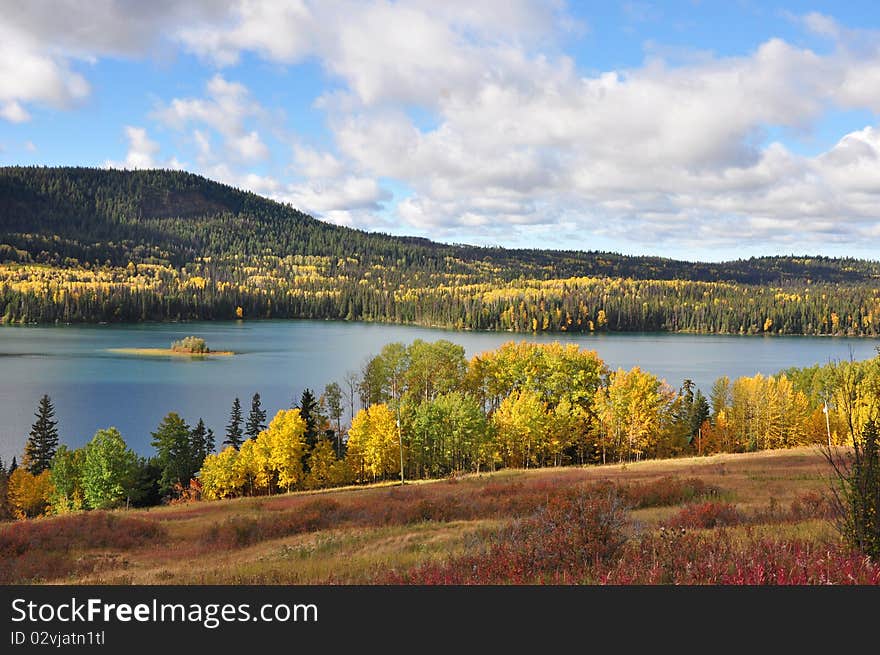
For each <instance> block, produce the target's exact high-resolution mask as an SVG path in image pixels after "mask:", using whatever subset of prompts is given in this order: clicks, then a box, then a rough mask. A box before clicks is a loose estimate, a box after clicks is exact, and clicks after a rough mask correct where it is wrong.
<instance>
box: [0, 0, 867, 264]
mask: <svg viewBox="0 0 880 655" xmlns="http://www.w3.org/2000/svg"><path fill="white" fill-rule="evenodd" d="M878 30H880V12H878V11H877V8H876V5H875V4H874V3H871V2H848V3H830V2H811V3H806V2H780V3H775V4H774V3H764V2H751V1H746V0H742V1H740V2H710V1H708V0H701V1H697V0H680V1H676V2H619V3H615V2H607V3H592V2H590V3H574V2H571V3H562V2H556V3H554V2H531V1H529V0H514V1H512V2H501V1H489V2H482V3H473V2H464V1H461V2H459V1H457V0H455V1H450V2H445V3H442V4H438V3H436V2H429V1H427V0H407V1H401V2H390V1H385V0H381V1H380V0H370V1H365V2H347V1H325V2H320V3H313V2H308V1H306V0H302V1H300V0H290V1H289V2H285V1H280V0H271V1H270V0H222V1H221V0H216V1H208V0H197V1H193V2H189V3H181V2H172V1H171V0H158V1H156V2H151V3H140V2H134V1H123V0H99V1H96V2H94V3H89V4H87V5H83V3H78V2H74V1H73V0H56V1H55V2H45V1H40V0H36V1H34V0H31V1H29V2H28V1H25V0H10V1H8V2H6V3H4V12H3V15H2V16H0V165H12V164H39V165H87V166H114V167H126V168H145V167H146V168H148V167H163V168H185V169H187V170H191V171H194V172H198V173H200V174H203V175H205V176H207V177H211V178H213V179H217V180H220V181H223V182H227V183H229V184H233V185H235V186H238V187H241V188H247V189H251V190H253V191H255V192H257V193H261V194H263V195H267V196H270V197H273V198H276V199H279V200H281V201H284V202H289V203H291V204H293V205H295V206H296V207H298V208H300V209H302V210H304V211H307V212H309V213H311V214H313V215H315V216H318V217H321V218H323V219H325V220H329V221H332V222H335V223H339V224H344V225H351V226H355V227H361V228H364V229H369V230H380V231H385V232H391V233H395V234H417V235H422V236H427V237H430V238H434V239H438V240H443V241H450V242H466V243H478V244H491V245H495V244H499V245H505V246H511V247H555V248H565V249H602V250H613V251H618V252H625V253H647V254H656V255H663V256H670V257H677V258H685V259H703V260H720V259H731V258H737V257H744V256H749V255H759V254H790V253H798V254H801V253H810V254H825V255H851V256H858V257H876V251H877V245H878V241H880V221H878V212H877V209H876V207H878V206H880V203H877V200H878V195H880V131H878V127H877V122H878V121H877V117H878V112H880V38H878V36H880V31H878Z"/></svg>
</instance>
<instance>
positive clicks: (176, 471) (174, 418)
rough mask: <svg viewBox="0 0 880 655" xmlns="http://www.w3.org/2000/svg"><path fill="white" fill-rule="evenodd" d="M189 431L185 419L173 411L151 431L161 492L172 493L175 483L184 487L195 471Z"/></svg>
mask: <svg viewBox="0 0 880 655" xmlns="http://www.w3.org/2000/svg"><path fill="white" fill-rule="evenodd" d="M190 433H191V430H190V427H189V426H188V425H187V424H186V421H184V420H183V419H182V418H180V416H179V415H178V414H177V413H175V412H169V413H168V414H167V415H166V416H165V418H163V419H162V422H161V423H160V424H159V427H158V428H157V430H156V431H155V432H153V433H152V436H153V440H152V442H151V444H152V446H153V447H154V448H155V449H156V463H157V464H158V465H159V468H160V469H161V470H162V475H161V476H160V478H159V488H160V490H161V492H162V493H163V494H170V493H173V492H174V489H175V485H180V487H181V488H183V487H186V486H187V485H188V484H189V481H190V478H192V476H193V473H195V469H193V453H192V448H191V442H190Z"/></svg>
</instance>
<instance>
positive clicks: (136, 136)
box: [104, 125, 185, 170]
mask: <svg viewBox="0 0 880 655" xmlns="http://www.w3.org/2000/svg"><path fill="white" fill-rule="evenodd" d="M125 138H126V140H127V141H128V151H127V152H126V155H125V160H124V161H121V162H118V161H112V160H108V161H106V162H105V163H104V166H105V167H106V168H127V169H130V170H134V169H138V168H171V169H183V168H185V165H184V164H182V163H181V162H179V161H178V160H177V159H176V158H174V157H172V158H171V159H168V160H165V161H159V160H157V158H156V156H157V155H158V154H159V150H160V148H159V144H158V143H156V142H155V141H153V140H152V139H151V138H150V137H149V136H148V134H147V130H146V128H143V127H135V126H133V125H127V126H126V127H125Z"/></svg>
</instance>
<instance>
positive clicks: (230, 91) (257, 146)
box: [153, 74, 269, 162]
mask: <svg viewBox="0 0 880 655" xmlns="http://www.w3.org/2000/svg"><path fill="white" fill-rule="evenodd" d="M205 90H206V97H204V98H174V99H173V100H171V102H169V103H167V104H164V105H161V106H160V107H159V108H157V109H156V111H155V112H153V116H154V118H156V119H157V120H159V121H160V122H161V123H163V124H165V125H168V126H170V127H172V128H175V129H177V130H183V129H184V128H186V127H188V126H190V125H198V126H200V127H201V128H204V127H208V128H211V129H212V130H214V131H216V132H217V133H219V134H220V135H221V136H222V138H223V140H224V145H225V148H226V154H227V155H229V156H232V157H233V158H234V159H235V160H236V161H239V162H255V161H261V160H264V159H266V158H268V156H269V148H268V147H267V146H266V144H265V143H264V142H263V140H262V139H261V137H260V134H259V132H258V131H257V130H255V129H249V128H248V127H247V126H246V125H247V122H248V121H249V120H250V119H252V118H254V117H257V118H259V117H261V116H263V115H264V111H263V108H262V107H261V106H260V104H259V103H257V102H256V101H254V100H253V99H252V98H251V94H250V92H249V91H248V89H247V87H245V86H244V85H243V84H241V83H240V82H229V81H227V80H226V79H224V78H223V76H221V75H220V74H217V75H214V77H212V78H211V79H210V80H209V81H208V83H207V84H206V87H205ZM193 136H194V138H195V140H196V142H197V145H198V147H199V150H200V153H201V154H202V155H203V156H205V155H206V154H207V153H208V151H209V150H210V144H209V140H208V137H207V136H206V134H205V133H204V131H202V129H196V130H195V131H194V132H193Z"/></svg>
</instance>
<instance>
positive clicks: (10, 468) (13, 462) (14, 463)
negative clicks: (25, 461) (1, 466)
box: [6, 455, 18, 475]
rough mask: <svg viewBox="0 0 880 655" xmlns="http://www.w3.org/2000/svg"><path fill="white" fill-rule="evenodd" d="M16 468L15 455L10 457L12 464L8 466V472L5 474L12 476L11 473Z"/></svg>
mask: <svg viewBox="0 0 880 655" xmlns="http://www.w3.org/2000/svg"><path fill="white" fill-rule="evenodd" d="M17 468H18V462H17V461H15V455H13V456H12V464H10V465H9V470H8V471H7V472H6V474H7V475H12V472H13V471H14V470H15V469H17Z"/></svg>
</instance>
